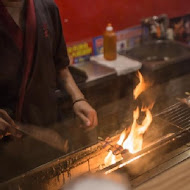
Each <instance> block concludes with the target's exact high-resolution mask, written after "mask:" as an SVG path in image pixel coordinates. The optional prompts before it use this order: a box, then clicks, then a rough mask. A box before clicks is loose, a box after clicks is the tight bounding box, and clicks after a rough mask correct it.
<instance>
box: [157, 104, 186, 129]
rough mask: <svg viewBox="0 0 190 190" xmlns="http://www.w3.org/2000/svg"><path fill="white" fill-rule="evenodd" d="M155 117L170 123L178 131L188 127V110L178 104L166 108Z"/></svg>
mask: <svg viewBox="0 0 190 190" xmlns="http://www.w3.org/2000/svg"><path fill="white" fill-rule="evenodd" d="M157 117H160V118H161V119H163V120H164V121H167V122H170V123H171V124H173V125H175V126H176V127H178V128H179V129H185V128H188V127H190V108H189V107H188V106H187V105H184V104H182V103H180V102H178V103H176V104H174V105H172V106H170V107H168V108H167V109H165V110H164V111H162V112H161V113H160V114H158V115H157Z"/></svg>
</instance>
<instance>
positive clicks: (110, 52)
mask: <svg viewBox="0 0 190 190" xmlns="http://www.w3.org/2000/svg"><path fill="white" fill-rule="evenodd" d="M116 41H117V38H116V34H115V32H114V30H113V27H112V25H111V24H108V25H107V27H106V31H105V32H104V58H105V59H106V60H109V61H111V60H115V59H116V58H117V48H116Z"/></svg>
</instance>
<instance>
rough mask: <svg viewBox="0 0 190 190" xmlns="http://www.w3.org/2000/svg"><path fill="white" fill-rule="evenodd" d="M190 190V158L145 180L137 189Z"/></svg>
mask: <svg viewBox="0 0 190 190" xmlns="http://www.w3.org/2000/svg"><path fill="white" fill-rule="evenodd" d="M149 189H153V190H167V189H172V190H179V189H180V190H189V189H190V159H187V160H185V161H183V162H181V163H180V164H178V165H176V166H174V167H172V168H170V169H169V170H167V171H165V172H163V173H161V174H160V175H158V176H156V177H155V178H153V179H151V180H149V181H147V182H145V183H144V184H142V185H140V186H139V187H137V188H135V190H149Z"/></svg>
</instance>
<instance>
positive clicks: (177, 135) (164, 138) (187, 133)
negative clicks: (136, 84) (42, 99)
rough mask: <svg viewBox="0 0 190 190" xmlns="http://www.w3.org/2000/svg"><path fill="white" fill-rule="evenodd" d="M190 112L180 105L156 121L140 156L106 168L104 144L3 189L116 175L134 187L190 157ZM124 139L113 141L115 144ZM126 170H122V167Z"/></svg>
mask: <svg viewBox="0 0 190 190" xmlns="http://www.w3.org/2000/svg"><path fill="white" fill-rule="evenodd" d="M189 118H190V108H189V107H188V106H187V105H185V104H182V103H180V102H177V103H175V104H173V105H172V106H169V107H167V108H165V109H164V110H163V111H161V112H160V113H159V114H155V115H154V117H153V123H152V124H151V126H150V127H149V129H148V131H147V132H146V133H145V135H144V143H143V144H144V148H143V149H142V151H140V152H137V153H136V154H133V155H132V154H130V153H128V152H127V153H125V154H123V160H120V161H119V162H117V163H116V164H114V165H110V166H108V167H105V166H104V158H105V156H106V155H107V153H108V152H107V150H105V149H104V148H103V147H102V143H101V142H100V143H97V144H95V145H93V146H91V147H88V148H83V149H82V150H81V151H77V152H75V153H73V154H71V155H68V156H65V157H62V158H59V159H58V160H54V161H52V162H50V163H47V164H45V165H42V166H40V167H38V168H36V169H34V170H31V171H29V172H27V173H25V174H24V175H21V176H18V177H17V178H13V179H11V180H9V181H7V182H5V183H3V184H0V188H1V189H2V190H3V189H19V188H21V189H29V187H28V184H30V183H31V181H33V182H34V183H33V186H32V188H34V187H35V188H36V189H59V188H60V187H61V186H62V184H64V183H65V182H66V181H67V180H69V179H70V178H71V177H74V176H76V175H78V174H82V173H87V172H89V171H91V172H99V171H101V172H102V171H103V172H105V174H107V175H109V173H111V172H113V171H117V172H119V173H122V174H123V175H125V174H126V175H128V176H129V178H130V181H131V184H132V186H133V187H137V186H138V185H140V184H142V183H143V182H145V181H147V180H149V179H150V178H152V177H154V176H156V175H158V174H159V173H161V172H163V171H165V170H167V169H168V168H170V167H172V166H174V165H176V164H178V163H180V162H181V161H183V160H185V159H187V158H189V157H190V144H189V143H190V119H189ZM119 136H120V135H116V136H114V137H112V138H111V140H112V142H113V144H114V143H116V142H117V140H118V138H119ZM121 166H122V167H121Z"/></svg>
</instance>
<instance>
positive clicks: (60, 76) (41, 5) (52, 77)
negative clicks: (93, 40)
mask: <svg viewBox="0 0 190 190" xmlns="http://www.w3.org/2000/svg"><path fill="white" fill-rule="evenodd" d="M68 65H69V58H68V55H67V50H66V45H65V41H64V38H63V36H62V26H61V21H60V16H59V11H58V8H57V6H56V5H55V3H54V2H53V0H0V68H1V69H0V138H2V137H3V136H5V135H8V134H12V135H14V136H19V135H20V134H19V133H18V132H17V130H16V129H15V128H16V124H15V123H16V122H22V123H25V124H35V125H40V126H48V125H51V124H53V123H55V122H56V120H57V104H56V96H55V90H56V88H57V87H58V86H59V87H60V88H64V89H66V91H67V92H68V93H69V95H70V96H71V98H72V100H73V109H74V112H75V113H76V115H77V116H78V117H79V118H80V119H81V121H82V122H83V126H84V127H86V128H88V129H91V128H94V127H95V126H96V125H97V122H98V121H97V114H96V111H95V110H94V109H93V108H92V107H91V106H90V105H89V103H88V102H87V101H86V99H85V97H84V95H83V94H82V93H81V91H80V90H79V88H78V87H77V85H76V84H75V82H74V80H73V78H72V76H71V74H70V72H69V70H68Z"/></svg>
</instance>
